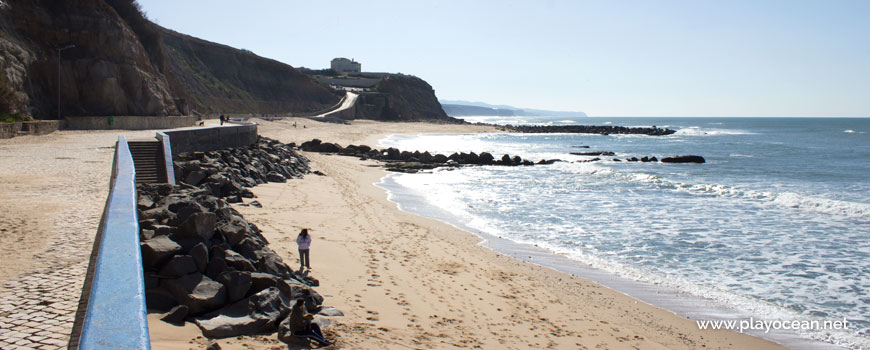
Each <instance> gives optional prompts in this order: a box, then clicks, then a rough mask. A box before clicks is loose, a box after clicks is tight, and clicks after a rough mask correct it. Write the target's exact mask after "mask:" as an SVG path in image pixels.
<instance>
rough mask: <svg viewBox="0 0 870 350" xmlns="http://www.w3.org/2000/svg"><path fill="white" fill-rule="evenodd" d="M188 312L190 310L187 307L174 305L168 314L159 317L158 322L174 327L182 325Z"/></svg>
mask: <svg viewBox="0 0 870 350" xmlns="http://www.w3.org/2000/svg"><path fill="white" fill-rule="evenodd" d="M189 311H190V309H189V308H188V307H187V305H176V306H175V307H174V308H172V310H169V312H167V313H166V314H164V315H163V316H162V317H160V320H162V321H164V322H168V323H172V324H175V325H181V324H184V319H185V318H187V314H188V313H189Z"/></svg>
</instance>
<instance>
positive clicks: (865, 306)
mask: <svg viewBox="0 0 870 350" xmlns="http://www.w3.org/2000/svg"><path fill="white" fill-rule="evenodd" d="M465 119H466V120H468V121H471V122H486V123H496V124H515V125H518V124H537V125H560V124H584V125H621V126H643V127H649V126H652V125H655V126H657V127H660V128H671V129H674V130H677V132H676V134H673V135H669V136H641V135H609V136H602V135H586V134H517V133H487V134H473V135H451V134H423V135H392V136H389V137H387V138H385V139H383V140H381V142H380V146H381V147H396V148H398V149H401V150H409V151H413V150H420V151H421V152H422V151H429V152H433V153H436V152H437V153H443V154H445V155H449V154H450V153H453V152H469V151H473V152H476V153H480V152H484V151H485V152H490V153H492V154H493V155H494V156H496V158H500V157H501V155H502V154H505V153H507V154H511V155H519V156H521V157H523V159H531V160H534V161H537V160H541V159H562V160H565V161H566V162H559V163H555V164H552V165H537V166H528V167H501V166H478V167H463V168H458V169H436V170H433V171H430V172H424V173H417V174H400V173H397V174H391V175H388V176H387V177H385V178H384V179H383V180H382V183H380V184H378V185H379V186H381V187H383V188H385V189H387V190H388V192H389V196H390V199H391V200H393V201H395V202H396V203H397V205H398V206H399V208H400V209H402V210H405V211H409V212H413V213H416V214H419V215H424V216H429V217H434V218H437V219H440V220H443V221H446V222H448V223H451V224H453V225H456V226H458V227H461V228H464V229H466V230H468V231H471V232H474V233H476V234H479V235H481V237H483V238H485V239H487V241H488V243H492V242H495V241H503V242H507V243H504V244H495V243H492V244H490V245H491V246H493V247H494V249H496V250H499V251H501V252H503V253H506V254H510V255H514V256H520V255H522V256H523V258H524V259H525V260H532V261H533V262H537V263H541V261H550V265H549V266H551V267H554V268H557V269H560V270H563V271H565V272H570V273H577V274H580V275H583V276H584V277H594V278H593V280H596V281H599V282H601V283H603V284H605V285H607V284H608V281H620V282H618V283H617V282H611V287H614V288H616V289H618V290H621V291H623V292H625V293H627V294H629V295H633V296H638V297H642V298H641V299H642V300H644V301H647V302H650V303H652V304H654V305H659V306H662V307H664V308H666V309H670V310H671V311H674V312H677V313H678V314H682V315H684V316H687V317H690V318H692V319H695V320H697V319H704V318H705V317H706V318H709V319H716V318H721V319H738V320H743V319H747V318H752V319H753V320H765V321H794V320H796V321H801V322H803V321H819V322H825V321H829V322H830V321H837V320H839V321H842V320H844V319H845V320H846V321H847V322H848V324H847V325H848V328H847V329H845V330H832V329H825V330H821V329H801V330H779V331H775V332H770V333H767V332H763V331H758V330H753V331H749V333H751V334H756V335H761V336H765V337H768V338H771V339H773V340H775V341H777V342H780V343H783V344H786V345H788V346H792V347H795V348H818V347H820V346H821V345H822V343H819V342H824V343H827V344H836V345H837V346H838V347H842V348H857V349H861V348H865V349H866V348H870V119H857V118H854V119H852V118H615V117H614V118H604V117H594V118H581V119H576V120H565V119H564V118H552V117H546V116H541V117H466V118H465ZM586 147H588V148H586ZM587 151H612V152H615V153H616V158H620V159H625V158H630V157H637V158H641V157H643V156H656V157H658V158H662V157H664V156H674V155H686V154H693V155H700V156H703V157H704V158H705V159H706V161H707V162H706V163H705V164H665V163H658V162H650V163H641V162H625V161H623V162H614V161H612V160H610V159H611V158H614V157H607V156H605V157H600V158H603V160H602V161H599V162H578V161H582V160H586V159H590V158H593V157H588V156H574V155H570V154H569V153H570V152H587ZM526 249H529V250H531V251H536V252H537V253H536V254H537V255H535V257H533V256H532V255H528V258H526V255H527V254H525V253H523V254H519V253H518V252H524V251H525V250H526ZM534 259H538V261H536V260H534ZM543 265H547V264H546V263H543ZM584 271H585V272H584ZM602 276H604V277H602ZM650 294H651V295H652V296H650Z"/></svg>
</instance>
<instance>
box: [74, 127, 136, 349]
mask: <svg viewBox="0 0 870 350" xmlns="http://www.w3.org/2000/svg"><path fill="white" fill-rule="evenodd" d="M136 203H137V199H136V171H135V169H134V166H133V156H132V155H131V154H130V148H129V147H128V145H127V140H126V139H125V138H124V137H123V136H121V137H119V138H118V143H117V145H116V147H115V165H114V167H113V169H112V184H111V189H110V191H109V199H108V201H107V204H106V209H105V212H104V214H103V222H102V224H101V225H100V226H101V227H102V232H99V234H98V237H99V239H100V242H98V243H97V244H95V246H97V247H99V251H98V252H97V254H98V255H97V258H96V263H95V266H94V272H93V276H92V282H91V291H90V294H89V297H88V306H87V312H86V314H85V317H84V321H83V323H82V329H81V337H80V339H79V343H78V348H79V349H84V350H90V349H150V348H151V342H150V338H149V336H148V318H147V309H146V306H145V278H144V275H143V272H142V271H143V270H142V254H141V251H140V248H139V218H138V214H137V211H136Z"/></svg>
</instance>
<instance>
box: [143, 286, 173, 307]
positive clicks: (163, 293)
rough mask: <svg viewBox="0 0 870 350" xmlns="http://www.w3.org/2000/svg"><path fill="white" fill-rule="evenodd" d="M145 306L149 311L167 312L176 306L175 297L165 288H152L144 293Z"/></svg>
mask: <svg viewBox="0 0 870 350" xmlns="http://www.w3.org/2000/svg"><path fill="white" fill-rule="evenodd" d="M145 305H146V306H147V307H148V309H149V310H157V311H164V312H165V311H169V310H170V309H172V308H173V307H175V305H178V301H176V299H175V296H174V295H173V294H172V293H171V292H169V291H168V290H166V288H163V287H159V288H152V289H148V290H146V291H145Z"/></svg>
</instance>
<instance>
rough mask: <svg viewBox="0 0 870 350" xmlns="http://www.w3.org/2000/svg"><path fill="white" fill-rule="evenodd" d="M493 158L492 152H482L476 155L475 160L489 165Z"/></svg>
mask: <svg viewBox="0 0 870 350" xmlns="http://www.w3.org/2000/svg"><path fill="white" fill-rule="evenodd" d="M494 160H495V157H493V156H492V154H489V153H488V152H483V153H481V154H480V156H479V157H478V159H477V162H478V164H483V165H489V164H492V163H493V161H494Z"/></svg>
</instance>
